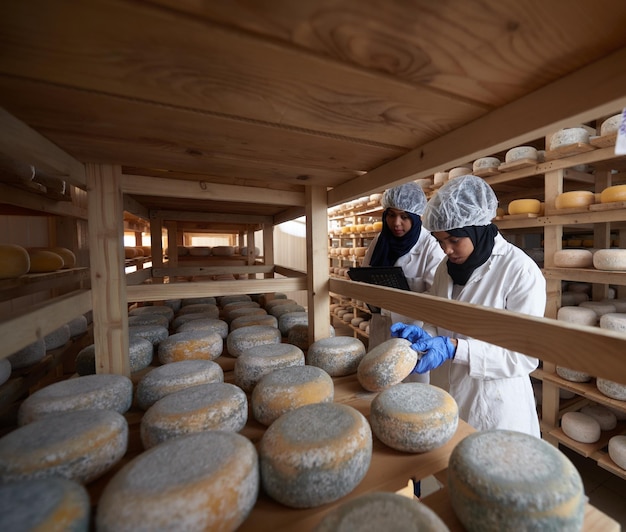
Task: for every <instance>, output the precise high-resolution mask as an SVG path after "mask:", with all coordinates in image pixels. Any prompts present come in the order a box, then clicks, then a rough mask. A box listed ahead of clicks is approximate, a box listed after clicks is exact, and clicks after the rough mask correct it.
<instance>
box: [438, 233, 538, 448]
mask: <svg viewBox="0 0 626 532" xmlns="http://www.w3.org/2000/svg"><path fill="white" fill-rule="evenodd" d="M446 262H447V260H445V261H443V262H442V263H441V264H440V266H439V268H438V269H437V272H436V273H435V278H434V281H433V287H432V290H431V293H432V294H433V295H436V296H441V297H445V298H447V299H456V300H458V301H464V302H467V303H474V304H477V305H481V306H486V307H491V308H496V309H508V310H511V311H515V312H521V313H524V314H529V315H532V316H543V315H544V312H545V305H546V282H545V278H544V277H543V275H542V273H541V270H540V269H539V267H538V266H537V265H536V264H535V262H533V260H532V259H531V258H530V257H529V256H528V255H526V253H524V252H523V251H522V250H521V249H519V248H518V247H516V246H514V245H513V244H511V243H509V242H507V241H506V240H505V239H504V238H503V237H502V235H500V234H498V235H497V236H496V238H495V244H494V248H493V251H492V253H491V257H490V258H489V259H488V260H487V262H485V263H484V264H482V265H481V266H479V267H478V268H477V269H476V270H475V271H474V272H473V273H472V275H471V277H470V279H469V280H468V282H467V284H466V285H465V286H464V287H460V286H456V287H454V285H453V282H452V279H451V278H450V276H449V275H448V271H447V267H446ZM453 288H454V293H455V294H456V292H457V291H459V290H460V291H459V293H458V294H457V295H456V297H453ZM436 334H437V335H440V336H450V337H453V338H457V339H458V346H457V349H456V354H455V357H454V359H453V360H452V361H451V362H452V363H451V364H449V381H450V390H449V391H450V394H451V395H452V396H453V397H454V399H455V400H456V402H457V404H458V405H459V416H460V417H461V419H463V420H465V421H467V422H468V423H469V424H470V425H471V426H473V427H474V428H476V429H477V430H488V429H510V430H516V431H520V432H525V433H527V434H531V435H534V436H537V437H540V431H539V420H538V418H537V412H536V407H535V399H534V395H533V389H532V386H531V382H530V377H529V374H530V373H531V372H532V371H533V370H534V369H535V368H537V366H538V363H539V361H538V360H537V359H536V358H533V357H530V356H526V355H523V354H521V353H517V352H515V351H511V350H509V349H504V348H502V347H498V346H496V345H493V344H489V343H486V342H483V341H480V340H475V339H473V338H470V337H467V336H464V335H462V334H457V333H455V332H453V331H449V330H446V329H443V328H441V327H437V332H436Z"/></svg>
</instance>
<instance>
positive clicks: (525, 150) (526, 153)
mask: <svg viewBox="0 0 626 532" xmlns="http://www.w3.org/2000/svg"><path fill="white" fill-rule="evenodd" d="M523 159H534V160H537V148H533V147H532V146H517V147H515V148H511V149H510V150H509V151H507V152H506V154H505V155H504V161H505V162H507V163H513V162H516V161H520V160H523Z"/></svg>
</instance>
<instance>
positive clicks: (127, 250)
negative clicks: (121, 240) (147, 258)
mask: <svg viewBox="0 0 626 532" xmlns="http://www.w3.org/2000/svg"><path fill="white" fill-rule="evenodd" d="M136 256H137V250H136V249H135V248H134V247H133V246H126V247H124V258H125V259H134V258H135V257H136Z"/></svg>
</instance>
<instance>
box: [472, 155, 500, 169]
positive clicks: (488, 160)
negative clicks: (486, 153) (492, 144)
mask: <svg viewBox="0 0 626 532" xmlns="http://www.w3.org/2000/svg"><path fill="white" fill-rule="evenodd" d="M500 164H501V161H500V159H498V158H497V157H481V158H480V159H476V160H475V161H474V163H473V164H472V171H474V172H476V171H478V170H484V169H485V168H498V167H499V166H500Z"/></svg>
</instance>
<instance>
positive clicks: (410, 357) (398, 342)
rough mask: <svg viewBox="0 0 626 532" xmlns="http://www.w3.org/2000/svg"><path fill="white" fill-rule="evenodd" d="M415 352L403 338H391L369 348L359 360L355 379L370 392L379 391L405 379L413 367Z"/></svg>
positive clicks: (415, 357) (415, 362)
mask: <svg viewBox="0 0 626 532" xmlns="http://www.w3.org/2000/svg"><path fill="white" fill-rule="evenodd" d="M415 364H417V352H416V351H414V350H413V349H411V342H409V341H408V340H405V339H404V338H391V339H390V340H386V341H385V342H382V343H380V344H378V345H377V346H376V347H374V348H373V349H371V350H370V351H369V352H368V353H367V354H366V355H365V356H364V357H363V358H362V359H361V362H359V367H358V369H357V379H358V380H359V383H360V384H361V386H363V388H365V389H366V390H368V391H370V392H380V391H382V390H384V389H385V388H389V387H390V386H393V385H394V384H398V383H399V382H401V381H402V380H404V379H405V377H407V376H408V375H409V374H410V373H411V372H412V371H413V369H415Z"/></svg>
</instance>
